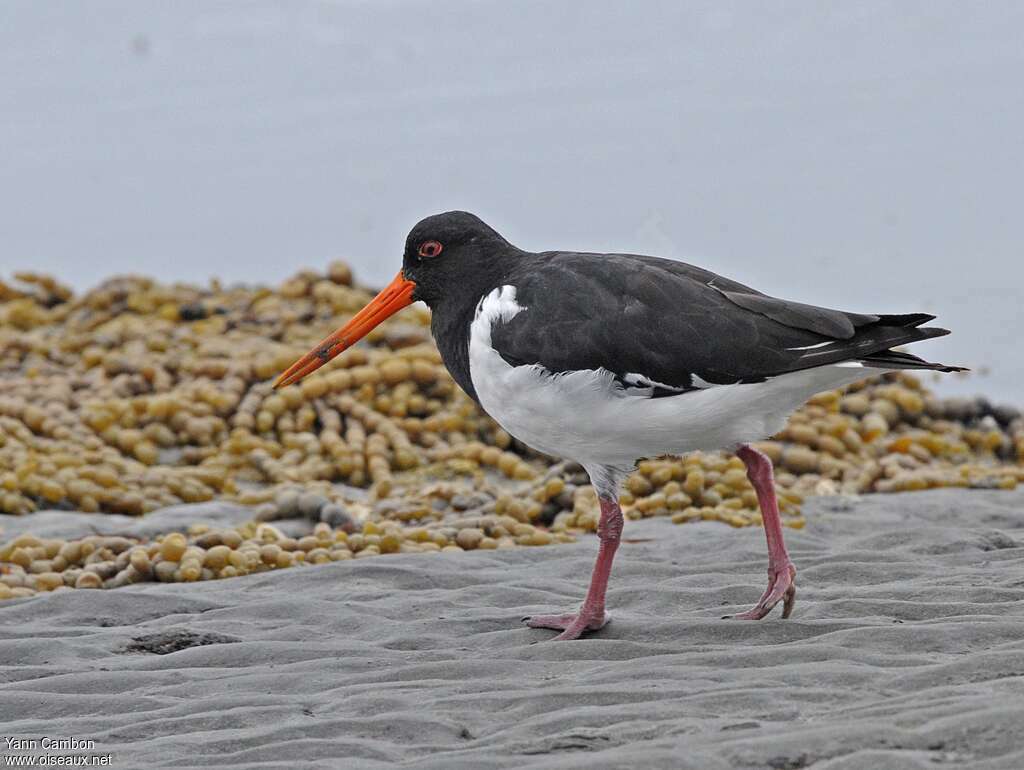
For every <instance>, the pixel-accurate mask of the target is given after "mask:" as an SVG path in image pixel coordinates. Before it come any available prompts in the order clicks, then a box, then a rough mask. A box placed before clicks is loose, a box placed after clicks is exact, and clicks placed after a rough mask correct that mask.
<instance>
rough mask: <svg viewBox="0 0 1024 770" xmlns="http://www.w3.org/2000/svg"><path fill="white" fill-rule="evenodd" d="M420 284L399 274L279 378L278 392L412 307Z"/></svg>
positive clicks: (275, 387) (276, 383)
mask: <svg viewBox="0 0 1024 770" xmlns="http://www.w3.org/2000/svg"><path fill="white" fill-rule="evenodd" d="M415 288H416V284H415V283H414V282H412V281H407V280H406V279H405V276H404V275H402V273H401V271H399V273H398V275H396V276H395V278H394V280H393V281H391V283H389V284H388V285H387V286H385V287H384V288H383V289H381V292H380V294H378V295H377V296H376V297H374V298H373V299H371V300H370V302H369V304H368V305H367V306H366V307H364V308H363V309H362V310H360V311H359V312H358V313H356V314H355V315H354V316H352V320H351V321H349V322H348V323H347V324H345V325H344V326H342V327H341V328H340V329H338V331H336V332H334V334H332V335H331V336H330V337H328V338H327V339H325V340H323V341H322V342H321V343H320V344H319V345H317V346H316V347H315V348H313V349H312V350H311V351H309V352H308V353H306V355H304V356H303V357H302V358H300V359H299V360H298V361H296V362H295V363H294V364H292V365H291V367H290V368H289V369H288V371H286V372H285V373H284V374H282V375H281V376H280V377H278V378H277V382H275V383H274V390H277V389H278V388H283V387H285V386H287V385H291V384H292V383H293V382H298V381H299V380H301V379H302V378H303V377H305V376H306V375H308V374H312V373H313V372H315V371H316V370H317V369H319V368H320V367H321V366H323V365H324V364H326V363H327V362H328V361H330V360H331V359H332V358H334V357H335V356H337V355H338V354H339V353H341V352H342V351H344V350H346V349H348V348H350V347H352V346H353V345H355V344H356V343H357V342H358V341H359V340H361V339H362V338H363V337H365V336H366V334H367V333H368V332H369V331H370V330H371V329H372V328H374V327H375V326H377V325H378V324H380V323H381V322H382V321H384V320H385V319H386V318H390V317H391V316H393V315H394V314H395V313H397V312H398V311H399V310H401V309H402V308H404V307H408V306H409V305H411V304H412V301H413V300H412V292H413V289H415Z"/></svg>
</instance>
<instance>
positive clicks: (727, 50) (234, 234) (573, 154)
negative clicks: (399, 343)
mask: <svg viewBox="0 0 1024 770" xmlns="http://www.w3.org/2000/svg"><path fill="white" fill-rule="evenodd" d="M1022 28H1024V5H1022V4H1020V3H1016V2H988V3H984V4H963V3H957V2H917V3H913V2H906V3H900V4H898V5H893V4H891V3H873V2H858V3H847V4H827V5H826V6H817V5H814V4H800V3H786V4H766V5H754V4H747V3H723V2H717V1H715V2H710V1H709V2H687V3H677V2H645V3H634V4H626V3H620V2H610V1H608V0H602V1H601V2H593V3H588V4H586V5H583V4H577V3H568V2H565V3H555V2H517V3H500V2H455V1H454V0H433V1H432V2H408V1H406V0H391V1H386V2H385V1H377V2H365V1H364V2H356V1H352V2H346V1H343V0H337V1H335V2H328V1H326V0H323V1H317V2H313V1H308V2H298V1H295V2H288V3H285V2H279V1H276V0H250V1H248V2H241V1H240V0H226V1H225V2H219V3H216V4H212V3H207V2H198V1H197V0H184V1H183V0H178V1H177V2H175V3H157V2H140V0H93V2H90V3H73V2H63V3H59V2H50V3H40V2H38V0H5V1H4V3H2V4H0V233H3V238H2V240H0V276H2V275H7V274H9V272H10V271H13V270H14V269H17V268H34V269H39V270H44V271H48V272H52V273H56V274H58V275H59V276H61V277H62V278H63V279H65V280H68V281H70V282H71V283H73V284H75V285H76V286H78V287H85V286H89V285H92V284H94V283H96V282H97V281H99V280H101V279H102V278H104V277H105V276H108V275H110V274H113V273H123V272H141V273H146V274H151V275H156V276H158V277H160V278H163V279H182V280H190V281H205V280H207V279H208V278H209V277H211V276H214V275H217V276H221V277H223V278H226V279H228V280H237V281H251V282H257V281H259V282H268V281H278V280H280V279H282V278H284V277H285V276H287V275H289V274H291V273H293V272H294V271H295V270H296V269H298V268H300V267H303V266H316V265H322V264H324V263H325V262H326V261H327V260H329V259H331V258H335V257H343V258H345V259H348V260H350V261H351V262H353V263H354V265H355V266H356V268H357V275H358V276H359V277H361V278H362V279H363V280H364V281H366V282H368V283H376V284H380V283H383V282H385V281H386V280H387V279H388V278H390V277H391V276H392V275H393V274H394V273H395V271H396V270H397V268H398V265H399V260H400V255H401V249H402V245H403V242H404V238H405V234H406V232H407V231H408V229H409V228H410V227H411V225H412V224H414V223H415V222H416V221H417V220H418V219H419V218H421V217H422V216H425V215H427V214H430V213H434V212H437V211H442V210H446V209H450V208H464V209H469V210H471V211H474V212H476V213H478V214H480V215H481V216H482V217H483V218H484V219H485V220H487V221H488V222H490V223H491V224H492V225H494V226H495V227H497V228H498V229H499V230H500V231H501V232H502V233H503V234H505V235H506V237H508V238H509V239H510V240H512V241H513V242H514V243H516V244H518V245H520V246H523V247H525V248H532V249H538V250H539V249H549V248H575V249H588V250H602V251H614V250H621V251H639V252H644V253H653V254H659V255H663V256H670V257H678V258H685V259H687V260H688V261H692V262H696V263H698V264H702V265H704V266H706V267H709V268H710V269H712V270H715V271H717V272H720V273H723V274H725V275H728V276H730V277H732V278H736V279H738V280H741V281H744V282H746V283H749V284H751V285H753V286H755V287H757V288H759V289H762V290H763V291H766V292H768V293H771V294H776V295H779V296H784V297H787V298H792V299H796V300H801V301H804V302H812V303H816V304H823V305H830V306H833V307H841V308H844V309H850V310H861V311H877V312H906V311H919V310H924V311H930V312H934V313H937V314H939V315H940V323H941V324H943V325H945V326H947V327H948V328H951V329H953V330H954V334H953V335H952V336H950V337H946V338H943V339H940V340H933V341H929V342H926V343H922V344H920V345H916V346H915V348H914V350H915V352H918V353H920V354H921V355H924V356H927V357H931V358H933V359H936V360H941V361H944V362H946V363H957V364H963V365H968V366H972V367H975V368H980V369H982V370H984V371H986V372H988V373H987V374H986V375H984V376H977V377H973V378H970V379H968V380H959V379H957V378H952V377H947V378H945V379H944V380H943V384H942V385H941V387H942V389H943V390H944V392H947V393H953V392H961V393H973V392H977V391H982V392H985V393H986V394H988V395H989V396H991V397H993V398H995V399H997V400H1008V401H1012V402H1016V403H1024V392H1022V388H1021V382H1022V381H1024V355H1022V353H1021V351H1020V348H1019V345H1018V336H1019V332H1018V330H1019V328H1020V326H1021V309H1020V305H1021V302H1020V287H1021V285H1022V282H1024V260H1022V259H1021V256H1022V254H1021V252H1022V244H1024V217H1022V216H1021V210H1020V180H1021V179H1022V178H1024V154H1022V151H1021V141H1020V137H1021V136H1024V81H1022V76H1021V73H1022V72H1024V46H1022V45H1021V43H1020V30H1021V29H1022Z"/></svg>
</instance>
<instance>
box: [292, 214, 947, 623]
mask: <svg viewBox="0 0 1024 770" xmlns="http://www.w3.org/2000/svg"><path fill="white" fill-rule="evenodd" d="M415 301H422V302H424V303H426V305H427V306H428V307H429V308H430V310H431V321H430V328H431V333H432V335H433V337H434V340H435V342H436V344H437V347H438V349H439V351H440V354H441V358H442V361H443V362H444V365H445V366H446V368H447V369H448V371H449V373H450V374H451V376H452V378H453V379H454V380H455V382H456V383H457V384H458V385H459V386H460V387H461V388H462V390H464V391H465V392H466V394H468V395H469V397H470V398H472V399H473V400H474V401H475V402H476V403H477V404H478V405H479V406H480V407H481V408H482V409H483V410H484V412H486V413H487V414H488V415H490V416H491V417H492V418H493V419H494V420H495V421H496V422H497V423H498V424H499V425H500V426H501V427H502V428H503V429H504V430H505V431H507V432H508V433H509V434H510V435H512V436H513V437H515V438H516V439H518V440H519V441H520V442H522V443H523V444H525V445H527V446H529V447H531V448H533V449H534V450H537V451H539V452H541V453H544V454H548V455H552V456H555V457H560V458H564V459H565V460H568V461H573V462H576V463H578V464H579V465H580V466H582V467H583V469H584V470H585V471H586V473H587V475H588V476H589V478H590V482H591V484H592V485H593V487H594V490H595V491H596V493H597V498H598V503H599V507H600V517H599V522H598V526H597V535H598V552H597V559H596V562H595V564H594V567H593V572H592V574H591V578H590V585H589V589H588V591H587V594H586V597H585V598H584V600H583V603H582V605H581V606H580V607H579V609H577V610H575V611H571V612H563V613H556V614H550V615H533V616H528V617H526V618H523V620H524V621H525V623H526V624H527V625H528V626H530V627H532V628H546V629H553V630H556V631H559V632H560V633H559V634H558V635H557V636H555V637H554V639H556V640H571V639H578V638H579V637H581V636H582V635H584V634H585V633H588V632H591V631H596V630H598V629H600V628H602V627H603V626H604V625H605V624H606V623H607V622H608V621H609V620H610V615H609V613H608V612H607V611H606V606H605V604H606V602H605V599H606V592H607V587H608V581H609V575H610V573H611V569H612V562H613V559H614V557H615V553H616V551H617V549H618V547H619V543H620V540H621V537H622V530H623V515H622V510H621V507H620V505H619V491H620V488H621V485H622V483H623V482H624V480H625V478H626V477H627V475H628V474H629V473H630V472H631V471H632V470H633V469H634V468H635V466H636V463H637V462H638V460H640V459H643V458H649V457H661V456H679V455H684V454H687V453H690V452H694V451H697V450H726V451H732V452H734V453H735V454H736V455H737V456H738V457H739V458H740V460H742V461H743V464H744V466H745V468H746V474H747V477H748V479H749V480H750V483H751V485H752V486H753V489H754V491H755V493H756V497H757V500H758V504H759V507H760V509H761V517H762V522H763V527H764V532H765V538H766V540H767V546H768V585H767V588H766V589H765V590H764V592H763V594H762V595H761V598H760V599H759V600H758V601H757V603H756V604H755V605H754V606H753V607H752V608H751V609H749V610H747V611H745V612H740V613H738V614H735V615H731V616H726V617H730V618H735V619H740V620H760V619H762V618H764V617H765V616H767V615H768V614H769V613H770V612H771V611H772V609H773V608H774V607H775V606H777V605H778V604H779V602H782V604H783V609H782V617H783V618H787V617H789V616H790V614H791V612H792V610H793V606H794V603H795V599H796V574H797V572H796V567H795V565H794V564H793V561H792V559H791V558H790V556H789V553H788V552H787V550H786V545H785V542H784V539H783V533H782V522H781V519H780V517H779V507H778V502H777V499H776V494H775V486H774V478H773V469H772V462H771V460H770V459H769V458H768V457H767V456H766V455H765V454H764V453H763V452H761V451H760V450H758V449H756V448H755V447H754V446H753V442H757V441H760V440H763V439H766V438H768V437H770V436H772V435H774V434H776V433H778V432H779V431H780V430H781V429H782V428H783V427H784V425H785V424H786V421H787V419H788V417H789V415H790V414H791V413H792V412H793V411H795V410H796V409H797V408H798V407H800V406H801V405H802V404H803V403H804V402H805V401H806V400H807V399H809V398H810V397H811V396H813V395H814V394H816V393H819V392H821V391H826V390H832V389H835V388H840V387H843V386H846V385H850V384H852V383H854V382H857V381H859V380H862V379H864V378H867V377H871V376H874V375H879V374H882V373H885V372H891V371H893V370H902V369H916V370H935V371H940V372H953V371H961V370H963V367H958V366H947V365H945V364H938V363H931V362H929V361H926V360H924V359H922V358H919V357H917V356H915V355H912V354H910V353H907V352H903V351H900V350H895V349H894V348H895V347H896V346H902V345H905V344H907V343H911V342H917V341H919V340H925V339H930V338H933V337H939V336H942V335H945V334H948V333H949V331H948V330H946V329H941V328H938V327H929V326H925V325H924V324H926V323H927V322H929V321H931V320H933V319H934V318H935V316H932V315H929V314H926V313H909V314H903V315H892V314H884V313H851V312H845V311H841V310H831V309H828V308H824V307H817V306H814V305H808V304H803V303H800V302H792V301H788V300H784V299H778V298H776V297H772V296H769V295H767V294H764V293H762V292H760V291H757V290H755V289H752V288H750V287H748V286H745V285H743V284H741V283H738V282H736V281H734V280H731V279H729V278H725V277H723V276H720V275H716V274H715V273H713V272H711V271H709V270H705V269H703V268H700V267H696V266H693V265H690V264H687V263H685V262H681V261H677V260H671V259H664V258H659V257H651V256H643V255H637V254H598V253H588V252H576V251H543V252H531V251H526V250H523V249H520V248H518V247H516V246H514V245H512V244H511V243H509V242H508V241H507V240H506V239H505V238H503V237H502V236H501V235H500V234H499V233H498V232H497V231H496V230H495V229H493V228H492V227H490V226H489V225H487V224H486V223H485V222H484V221H483V220H481V219H480V218H479V217H477V216H475V215H474V214H471V213H468V212H465V211H449V212H445V213H441V214H435V215H433V216H429V217H427V218H425V219H423V220H421V221H420V222H419V223H417V224H416V225H415V226H414V227H413V228H412V230H411V231H410V232H409V235H408V237H407V238H406V241H405V250H404V254H403V257H402V268H401V270H400V271H399V272H398V274H397V275H396V276H395V278H394V280H392V281H391V283H390V284H388V285H387V286H386V287H385V288H384V289H382V290H381V291H380V293H379V294H377V296H376V297H374V298H373V299H372V300H371V301H370V302H369V303H368V304H367V305H366V306H365V307H364V308H363V309H362V310H360V311H359V312H358V313H356V314H355V315H354V316H353V317H352V318H351V319H350V320H349V321H348V322H347V323H346V324H344V326H342V327H341V328H340V329H338V330H337V331H336V332H334V333H333V334H331V335H330V336H328V337H327V338H326V339H324V340H323V341H322V342H320V344H318V345H317V346H316V347H315V348H313V350H311V351H310V352H309V353H308V354H306V355H305V356H303V357H302V358H301V359H299V360H298V361H296V362H295V363H294V364H293V365H292V366H291V367H290V368H289V369H288V370H287V371H285V372H284V373H283V374H282V375H281V376H280V378H278V380H277V382H276V383H275V388H281V387H285V386H288V385H290V384H292V383H295V382H298V381H299V380H301V379H302V378H304V377H306V376H307V375H309V374H310V373H312V372H313V371H315V370H317V369H319V368H320V367H321V366H323V365H324V364H326V363H327V362H328V361H330V360H331V359H333V358H334V357H335V356H337V355H338V354H339V353H341V352H342V351H343V350H345V349H346V348H348V347H350V346H351V345H353V344H355V343H356V342H357V341H358V340H359V339H360V338H362V337H363V336H364V335H366V334H367V333H368V332H369V331H370V330H371V329H373V328H374V327H375V326H377V325H378V324H380V323H381V322H382V321H384V320H385V319H386V318H388V317H390V316H392V315H393V314H395V313H397V312H398V311H399V310H401V309H402V308H404V307H406V306H408V305H410V304H412V303H413V302H415Z"/></svg>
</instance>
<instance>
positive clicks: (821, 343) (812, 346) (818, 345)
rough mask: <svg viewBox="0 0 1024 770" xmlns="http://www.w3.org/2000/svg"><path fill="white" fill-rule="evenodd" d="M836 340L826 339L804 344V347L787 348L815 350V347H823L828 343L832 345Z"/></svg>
mask: <svg viewBox="0 0 1024 770" xmlns="http://www.w3.org/2000/svg"><path fill="white" fill-rule="evenodd" d="M834 341H835V340H825V341H824V342H818V343H816V344H814V345H804V346H803V347H802V348H786V350H814V349H815V348H823V347H825V346H826V345H831V344H832V343H833V342H834Z"/></svg>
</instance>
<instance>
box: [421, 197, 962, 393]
mask: <svg viewBox="0 0 1024 770" xmlns="http://www.w3.org/2000/svg"><path fill="white" fill-rule="evenodd" d="M427 238H437V239H438V240H444V241H445V243H446V247H445V248H446V252H445V254H444V255H443V256H441V257H435V258H423V257H421V256H420V255H419V254H418V253H417V251H416V246H417V244H419V243H421V242H422V241H423V240H424V239H427ZM403 272H404V274H405V275H406V276H407V277H408V278H409V279H411V280H414V281H416V283H417V289H416V295H415V296H416V298H417V299H423V300H426V301H427V303H428V304H429V305H430V306H431V309H432V310H433V320H432V331H433V334H434V339H435V340H437V343H438V346H439V348H440V350H441V354H442V357H443V359H444V362H445V365H446V366H447V367H448V369H449V371H451V373H452V376H453V377H454V378H455V380H456V381H457V382H458V384H459V385H460V386H461V387H462V388H463V389H464V390H465V391H466V392H467V393H468V394H469V395H470V396H472V397H473V398H476V393H475V391H474V388H473V383H472V380H471V378H470V376H469V355H468V344H469V336H468V329H469V324H470V323H471V322H472V320H473V315H474V312H475V310H476V306H477V304H478V303H479V302H480V300H481V299H482V298H483V297H485V296H486V295H487V294H489V293H490V292H491V291H493V290H494V289H496V288H498V287H500V286H505V285H511V286H514V287H515V288H516V299H517V302H518V303H519V304H520V305H522V306H523V307H526V308H529V310H530V311H531V312H528V313H520V314H518V315H516V316H515V317H514V318H512V319H511V320H509V321H508V322H502V323H497V324H495V325H494V327H493V329H492V332H491V341H492V345H493V346H494V348H495V350H497V351H498V352H499V353H500V354H501V356H502V357H503V358H504V359H505V360H506V361H507V362H508V363H509V364H511V365H513V366H521V365H525V364H538V365H540V366H542V367H544V368H545V369H547V370H548V371H549V372H551V373H554V374H557V373H560V372H567V371H577V370H583V369H598V368H604V369H606V370H608V371H610V372H612V373H613V374H615V375H616V376H617V377H618V378H619V379H620V382H621V383H622V384H623V386H624V387H634V388H637V389H638V390H641V389H642V390H646V391H647V392H648V395H650V396H652V397H658V396H674V395H679V394H681V393H685V392H687V391H689V390H692V389H694V388H696V387H702V386H705V384H728V383H749V382H763V381H764V380H765V379H767V378H770V377H775V376H778V375H780V374H786V373H788V372H795V371H799V370H801V369H808V368H812V367H816V366H825V365H828V364H837V363H842V362H845V361H860V362H864V363H865V364H867V365H870V366H875V367H879V368H899V369H933V370H937V371H946V372H948V371H958V370H959V369H960V368H959V367H954V366H946V365H944V364H937V363H931V362H928V361H925V360H923V359H921V358H918V357H917V356H913V355H911V354H909V353H897V352H894V351H891V350H890V349H891V348H893V347H895V346H898V345H904V344H907V343H911V342H917V341H919V340H924V339H929V338H931V337H939V336H942V335H944V334H948V333H949V332H948V331H947V330H946V329H940V328H937V327H922V324H924V323H926V322H928V321H931V320H932V319H933V318H934V316H931V315H927V314H925V313H911V314H907V315H887V314H870V313H851V312H845V311H841V310H832V309H829V308H823V307H817V306H814V305H807V304H803V303H799V302H792V301H788V300H783V299H778V298H775V297H770V296H768V295H766V294H763V293H761V292H759V291H757V290H755V289H752V288H750V287H749V286H745V285H743V284H741V283H738V282H737V281H733V280H731V279H729V278H725V277H723V276H720V275H717V274H715V273H713V272H711V271H710V270H705V269H703V268H699V267H695V266H693V265H689V264H686V263H684V262H677V261H674V260H669V259H661V258H658V257H648V256H642V255H636V254H592V253H583V252H569V251H545V252H540V253H534V252H528V251H524V250H522V249H519V248H517V247H515V246H513V245H512V244H510V243H509V242H508V241H506V240H505V239H504V238H503V237H502V236H501V235H499V234H498V233H497V232H496V231H495V230H493V229H492V228H491V227H490V226H488V225H487V224H485V223H484V222H483V221H481V220H480V219H478V218H477V217H476V216H474V215H472V214H469V213H467V212H458V211H456V212H448V213H445V214H438V215H435V216H433V217H428V218H426V219H424V220H423V221H422V222H420V223H419V224H418V225H417V226H416V227H415V228H414V229H413V231H412V232H411V233H410V234H409V238H408V240H407V245H406V252H405V259H404V266H403ZM627 375H639V376H640V377H641V378H643V379H644V380H645V382H643V383H640V384H638V383H637V380H636V378H635V377H633V378H630V377H627Z"/></svg>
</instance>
